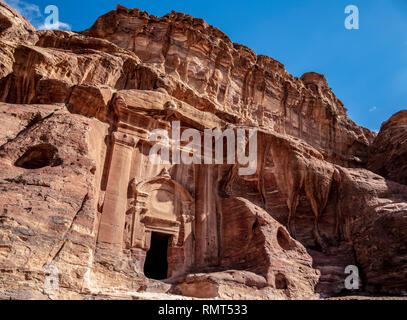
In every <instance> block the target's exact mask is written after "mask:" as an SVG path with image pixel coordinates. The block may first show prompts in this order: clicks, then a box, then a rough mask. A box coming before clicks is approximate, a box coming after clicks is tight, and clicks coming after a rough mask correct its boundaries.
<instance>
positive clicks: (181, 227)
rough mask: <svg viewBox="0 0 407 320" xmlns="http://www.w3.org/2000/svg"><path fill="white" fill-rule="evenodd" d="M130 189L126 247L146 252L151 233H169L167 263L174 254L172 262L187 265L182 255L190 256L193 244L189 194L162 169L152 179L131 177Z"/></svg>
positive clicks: (192, 217) (193, 212)
mask: <svg viewBox="0 0 407 320" xmlns="http://www.w3.org/2000/svg"><path fill="white" fill-rule="evenodd" d="M131 189H132V193H133V196H134V201H133V204H132V207H131V209H130V210H129V211H128V213H127V217H126V230H125V239H124V241H125V246H126V249H142V250H145V251H148V250H149V249H150V243H151V234H152V233H153V232H156V233H160V234H165V235H169V236H170V237H171V238H170V239H171V240H170V242H171V243H170V245H169V252H170V253H169V257H168V258H169V264H171V259H172V260H174V257H175V256H176V257H177V258H176V259H175V260H176V261H175V260H174V261H172V262H173V265H178V267H180V265H184V267H188V266H185V263H186V261H189V260H190V259H186V255H188V256H189V257H191V256H193V252H190V251H191V250H192V248H193V247H194V246H193V243H192V241H193V234H192V233H193V227H192V223H193V222H194V220H195V208H194V200H193V198H192V196H191V195H190V194H189V192H188V191H187V190H186V189H185V188H184V187H183V186H181V185H180V184H179V183H178V182H176V181H174V180H172V179H171V176H170V175H169V174H168V172H167V171H166V170H163V171H162V173H161V174H160V175H159V176H157V177H155V178H153V179H149V180H146V181H142V182H137V181H136V180H133V181H132V182H131ZM187 241H188V242H189V243H188V245H186V242H187ZM171 252H173V253H174V254H173V256H174V257H172V255H171ZM175 253H176V254H175ZM188 264H190V263H188ZM173 267H174V266H173ZM170 268H171V266H170ZM181 269H185V268H182V267H181Z"/></svg>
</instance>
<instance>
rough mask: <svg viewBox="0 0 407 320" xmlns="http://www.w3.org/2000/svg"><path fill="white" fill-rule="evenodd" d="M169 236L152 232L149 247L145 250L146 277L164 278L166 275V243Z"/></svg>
mask: <svg viewBox="0 0 407 320" xmlns="http://www.w3.org/2000/svg"><path fill="white" fill-rule="evenodd" d="M170 238H171V236H170V235H166V234H161V233H156V232H153V233H152V234H151V247H150V250H149V251H148V252H147V257H146V262H145V264H144V274H145V276H146V277H147V278H150V279H154V280H164V279H167V277H168V257H167V255H168V244H169V241H170Z"/></svg>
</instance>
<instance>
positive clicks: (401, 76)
mask: <svg viewBox="0 0 407 320" xmlns="http://www.w3.org/2000/svg"><path fill="white" fill-rule="evenodd" d="M6 2H8V3H9V4H11V5H12V6H14V7H16V8H17V9H18V10H20V12H22V13H23V15H24V16H25V17H26V18H28V19H29V20H31V21H32V22H33V24H34V25H35V26H36V27H39V26H40V25H41V24H43V23H44V19H45V16H46V14H45V13H44V9H45V7H46V6H48V5H56V6H57V7H58V8H59V15H60V21H62V22H63V23H65V24H64V25H63V27H65V28H68V27H71V28H72V30H75V31H79V30H84V29H87V28H89V27H90V26H91V25H92V24H93V22H94V21H95V20H96V19H97V17H99V16H100V15H102V14H104V13H106V12H108V11H110V10H113V9H115V7H116V5H117V3H120V4H121V5H123V6H126V7H129V8H140V9H142V10H146V11H147V12H149V13H150V14H153V15H156V16H162V15H164V14H166V13H169V12H171V10H176V11H180V12H184V13H188V14H191V15H193V16H196V17H199V18H203V19H205V20H206V21H207V22H208V23H209V24H212V25H214V26H216V27H218V28H219V29H221V30H222V31H223V32H225V33H226V34H227V35H228V36H229V37H230V38H231V39H232V41H234V42H238V43H241V44H244V45H246V46H248V47H250V48H252V49H253V50H254V51H255V52H256V53H258V54H265V55H268V56H270V57H272V58H274V59H277V60H279V61H281V62H282V63H284V64H285V66H286V69H287V70H288V72H290V73H291V74H293V75H295V76H297V77H300V76H301V75H302V74H303V73H305V72H309V71H315V72H319V73H323V74H324V75H325V76H326V78H327V80H328V83H329V85H330V87H331V88H333V91H334V92H335V94H336V95H337V97H338V98H339V99H341V100H342V101H343V103H344V104H345V107H346V108H347V109H348V110H349V115H350V117H351V118H352V119H353V120H354V121H355V122H356V123H357V124H359V125H362V126H365V127H368V128H369V129H371V130H374V131H377V130H379V129H380V125H381V123H382V122H384V121H385V120H387V119H388V118H389V117H390V116H391V115H392V114H394V113H395V112H397V111H399V110H401V109H407V0H346V1H343V0H257V1H256V0H252V1H247V0H246V1H243V0H233V1H231V0H216V1H215V0H203V1H194V0H188V1H187V0H171V1H168V0H115V1H112V0H98V1H84V0H82V1H77V0H69V1H68V0H38V1H35V0H32V1H31V0H27V1H21V0H6ZM348 5H356V6H357V7H358V8H359V18H360V29H359V30H347V29H346V28H345V26H344V22H345V18H346V17H347V15H346V14H345V7H346V6H348Z"/></svg>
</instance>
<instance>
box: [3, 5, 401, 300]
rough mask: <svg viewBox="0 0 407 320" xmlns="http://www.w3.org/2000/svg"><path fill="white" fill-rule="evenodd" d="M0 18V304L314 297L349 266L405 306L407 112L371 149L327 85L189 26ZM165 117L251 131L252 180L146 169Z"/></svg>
mask: <svg viewBox="0 0 407 320" xmlns="http://www.w3.org/2000/svg"><path fill="white" fill-rule="evenodd" d="M0 19H2V20H1V22H3V21H5V22H4V23H2V24H1V26H2V27H1V29H0V42H1V46H0V47H1V49H0V57H1V60H0V101H1V102H2V103H1V104H0V124H1V126H0V190H1V192H0V283H1V286H0V298H5V299H8V298H19V299H34V298H36V299H39V298H40V299H58V298H59V299H95V298H101V299H102V298H118V297H119V298H131V297H133V298H137V299H148V298H156V297H159V298H160V297H161V298H181V296H186V297H192V298H218V299H300V298H301V299H304V298H305V299H314V298H316V297H327V296H332V295H337V294H339V293H344V292H347V291H345V289H346V288H345V279H346V277H347V275H346V274H345V268H346V267H347V266H349V265H357V266H358V267H359V268H360V272H361V274H362V279H361V283H362V288H361V290H362V291H363V292H364V293H375V294H397V295H402V294H405V292H407V282H406V279H407V277H406V275H407V274H406V272H407V271H406V270H407V261H406V258H405V252H406V247H405V246H406V243H407V241H406V240H407V238H406V237H407V231H406V230H407V229H406V228H405V225H406V221H407V220H406V219H407V217H406V213H407V186H403V185H401V184H397V183H396V182H392V181H390V180H394V181H398V182H401V183H405V182H404V180H403V177H404V171H403V170H404V162H402V161H403V159H404V158H405V157H404V158H403V152H404V149H403V141H404V140H403V139H404V138H405V130H404V129H405V128H404V122H403V121H404V119H405V117H404V114H403V113H400V114H398V115H396V116H394V117H393V118H392V119H391V120H390V121H389V122H387V123H386V124H385V125H384V126H383V128H382V132H381V133H380V134H379V136H378V137H377V138H376V140H375V142H374V143H373V140H374V139H375V134H374V133H372V132H370V131H369V130H367V129H364V128H361V127H358V126H357V125H356V124H355V123H354V122H353V121H351V120H350V119H349V118H348V116H347V115H346V109H345V108H344V106H343V104H342V103H341V102H340V101H339V100H338V98H336V96H335V95H334V93H333V92H332V90H331V89H330V88H329V86H328V83H327V81H326V79H325V77H324V76H323V75H320V74H317V73H306V74H304V75H303V76H302V77H301V79H297V78H295V77H293V76H292V75H290V74H288V73H287V72H286V71H285V68H284V66H283V65H282V64H281V63H279V62H278V61H275V60H273V59H271V58H269V57H265V56H257V55H256V54H255V53H254V52H253V51H252V50H250V49H248V48H246V47H244V46H242V45H238V44H233V43H232V42H231V41H230V40H229V38H228V37H227V36H226V35H225V34H223V33H222V32H221V31H219V30H218V29H216V28H214V27H212V26H209V25H208V24H207V23H205V22H204V21H203V20H201V19H196V18H193V17H191V16H187V15H184V14H180V13H175V12H173V13H171V14H169V15H166V16H164V17H162V18H157V17H153V16H150V15H148V14H147V13H145V12H140V11H139V10H137V9H134V10H129V9H126V8H123V7H120V6H119V7H118V8H117V10H115V11H112V12H110V13H108V14H106V15H104V16H102V17H100V18H99V19H98V20H97V22H96V23H95V25H94V26H92V27H91V28H90V29H89V30H87V31H84V32H81V33H74V32H66V31H35V30H34V28H33V27H31V26H30V25H29V24H28V23H27V22H26V21H25V20H24V19H23V18H22V17H20V16H19V15H18V14H17V13H15V12H14V11H12V10H10V9H9V8H8V7H7V6H5V5H3V4H1V5H0ZM172 121H180V122H181V124H182V129H183V130H185V129H196V130H198V131H199V132H201V133H202V134H203V132H204V130H205V129H213V128H221V129H225V128H230V129H233V130H236V129H237V128H244V129H250V128H257V129H258V150H257V152H258V154H257V156H258V167H257V171H256V173H255V174H254V175H252V176H239V175H238V171H239V169H240V167H239V166H238V165H236V166H234V165H185V164H180V165H178V164H174V165H154V164H152V163H151V162H150V161H149V158H148V155H149V152H150V150H151V147H152V144H151V142H150V141H148V140H149V139H148V138H149V134H150V133H151V132H152V131H153V130H154V129H163V130H166V131H168V132H171V129H172V128H171V122H172ZM369 150H370V151H369ZM383 154H385V155H386V156H383ZM368 158H369V165H368V168H369V169H371V170H372V171H375V172H376V173H379V174H381V175H382V176H383V177H382V176H378V175H376V174H374V173H372V172H371V171H368V170H366V169H364V167H365V166H366V164H367V161H368ZM386 179H389V180H386ZM160 250H161V251H160ZM50 266H51V267H52V268H57V269H58V270H59V276H58V275H57V276H56V279H57V280H58V283H59V287H60V290H59V291H58V290H52V288H47V287H44V283H45V282H46V281H48V280H49V279H50V277H51V276H52V270H54V269H52V268H51V269H49V267H50ZM146 266H147V268H148V270H147V269H145V267H146ZM149 266H152V267H151V268H150V267H149ZM154 266H158V267H161V268H159V269H157V270H155V268H154ZM145 274H148V275H150V277H151V278H156V279H161V280H162V279H163V278H168V279H166V280H165V281H164V282H163V281H157V280H153V279H149V278H147V277H146V276H145ZM54 280H55V279H54ZM176 295H178V296H176ZM318 295H319V296H318Z"/></svg>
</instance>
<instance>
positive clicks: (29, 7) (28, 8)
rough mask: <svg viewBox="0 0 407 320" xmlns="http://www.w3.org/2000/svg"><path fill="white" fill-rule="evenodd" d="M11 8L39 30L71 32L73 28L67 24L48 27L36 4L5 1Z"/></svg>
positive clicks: (11, 0)
mask: <svg viewBox="0 0 407 320" xmlns="http://www.w3.org/2000/svg"><path fill="white" fill-rule="evenodd" d="M3 1H4V2H6V3H7V4H8V5H9V6H11V7H12V8H14V9H15V10H16V11H17V12H18V13H19V14H21V15H22V16H23V17H25V18H26V19H27V20H28V21H30V22H31V24H32V25H33V26H34V27H35V28H37V29H39V30H71V29H72V28H71V26H70V25H69V24H68V23H65V22H58V23H57V26H56V27H55V25H52V26H47V25H46V24H45V18H46V17H44V15H43V13H42V12H41V10H40V7H39V6H37V5H36V4H33V3H29V2H25V1H21V0H3Z"/></svg>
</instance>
